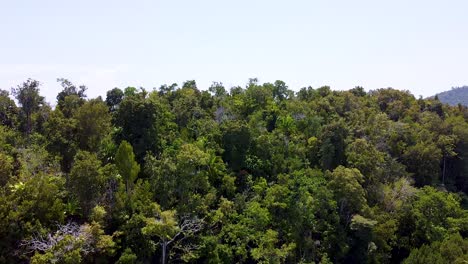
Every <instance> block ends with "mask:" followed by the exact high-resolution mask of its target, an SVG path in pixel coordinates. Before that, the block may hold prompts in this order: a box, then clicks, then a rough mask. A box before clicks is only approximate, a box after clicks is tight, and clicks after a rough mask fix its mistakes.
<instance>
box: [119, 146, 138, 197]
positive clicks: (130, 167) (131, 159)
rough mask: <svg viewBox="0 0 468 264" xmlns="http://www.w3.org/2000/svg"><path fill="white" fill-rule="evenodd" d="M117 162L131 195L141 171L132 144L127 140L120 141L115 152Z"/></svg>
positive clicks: (126, 188)
mask: <svg viewBox="0 0 468 264" xmlns="http://www.w3.org/2000/svg"><path fill="white" fill-rule="evenodd" d="M115 164H116V165H117V169H118V170H119V173H120V175H121V176H122V178H123V180H124V182H125V190H126V192H127V195H129V194H130V192H131V190H132V187H133V184H134V182H135V180H136V178H137V176H138V173H139V172H140V165H139V164H138V163H137V162H136V161H135V154H134V153H133V147H132V145H130V143H128V142H127V141H125V140H124V141H122V143H120V146H119V148H118V150H117V153H116V154H115Z"/></svg>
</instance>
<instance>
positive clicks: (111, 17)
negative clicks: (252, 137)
mask: <svg viewBox="0 0 468 264" xmlns="http://www.w3.org/2000/svg"><path fill="white" fill-rule="evenodd" d="M467 12H468V1H466V0H445V1H440V0H438V1H433V0H424V1H423V0H393V1H378V0H353V1H349V0H342V1H338V0H288V1H275V0H236V1H220V0H217V1H216V0H197V1H194V0H191V1H190V0H185V1H182V0H167V1H157V0H153V1H138V0H132V1H129V0H112V1H110V0H109V1H105V0H99V1H98V0H80V1H63V0H41V1H37V0H29V1H26V0H14V1H10V0H0V88H2V89H8V90H9V89H10V88H11V87H12V86H16V85H17V84H19V83H21V82H22V81H24V80H26V79H27V78H34V79H37V80H39V81H41V82H42V83H43V86H42V88H41V90H42V93H43V94H44V95H45V96H46V97H47V100H48V101H50V102H54V101H55V96H56V94H57V92H59V91H60V90H61V88H60V86H59V85H58V83H57V82H56V81H55V80H56V78H58V77H64V78H68V79H70V80H71V81H72V82H74V83H75V84H85V85H87V86H88V88H89V90H88V95H89V96H90V97H94V96H97V95H104V94H105V92H106V91H107V90H109V89H111V88H113V87H116V86H117V87H121V88H124V87H126V86H137V87H139V86H143V87H145V88H147V89H151V88H153V87H159V86H160V85H161V84H164V83H173V82H177V83H182V82H183V81H185V80H189V79H195V80H196V81H197V83H198V86H199V88H201V89H206V88H207V87H208V86H209V85H210V84H211V82H212V81H221V82H223V83H224V84H225V85H226V86H227V87H228V88H229V87H230V86H234V85H244V84H245V83H246V82H247V80H248V78H251V77H257V78H258V79H259V81H260V82H273V81H275V80H277V79H280V80H283V81H285V82H286V83H287V84H288V85H289V86H290V88H292V89H294V90H297V89H299V88H300V87H303V86H308V85H312V86H313V87H318V86H322V85H330V86H331V87H332V88H333V89H349V88H353V87H354V86H357V85H360V86H363V87H364V88H365V89H366V90H369V89H376V88H381V87H394V88H398V89H408V90H410V91H412V92H413V93H414V94H415V95H416V96H419V95H423V96H429V95H432V94H434V93H436V92H440V91H443V90H447V89H450V88H451V87H452V86H461V85H466V84H468V66H467V62H468V16H467Z"/></svg>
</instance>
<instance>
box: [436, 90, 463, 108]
mask: <svg viewBox="0 0 468 264" xmlns="http://www.w3.org/2000/svg"><path fill="white" fill-rule="evenodd" d="M437 97H438V99H439V100H440V101H441V102H442V103H444V104H449V105H458V104H462V105H464V106H468V86H463V87H454V88H452V90H450V91H445V92H442V93H439V94H437Z"/></svg>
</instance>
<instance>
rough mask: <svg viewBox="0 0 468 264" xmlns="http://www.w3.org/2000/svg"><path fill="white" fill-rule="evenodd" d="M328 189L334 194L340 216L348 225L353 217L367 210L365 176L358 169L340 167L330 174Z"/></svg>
mask: <svg viewBox="0 0 468 264" xmlns="http://www.w3.org/2000/svg"><path fill="white" fill-rule="evenodd" d="M329 178H330V180H329V182H328V188H329V189H330V190H331V191H332V192H333V193H334V195H335V198H336V201H337V203H338V208H339V212H340V215H341V216H342V217H343V220H344V221H345V222H346V223H349V221H351V216H352V215H353V214H355V213H359V212H362V211H364V210H365V208H366V206H367V204H366V194H365V191H364V188H362V185H361V184H362V183H363V182H364V176H362V174H361V172H360V171H359V170H358V169H349V168H345V167H343V166H339V167H338V168H336V169H335V170H334V171H333V172H332V173H330V174H329Z"/></svg>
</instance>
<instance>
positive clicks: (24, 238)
mask: <svg viewBox="0 0 468 264" xmlns="http://www.w3.org/2000/svg"><path fill="white" fill-rule="evenodd" d="M58 81H59V83H60V84H61V85H62V87H63V90H62V91H61V92H60V93H59V94H58V95H57V97H56V102H52V103H53V104H54V105H55V106H54V107H51V105H50V103H47V102H45V99H44V97H43V96H41V92H40V88H41V84H40V83H39V82H38V81H36V80H32V79H29V80H26V81H25V82H24V83H22V84H19V85H18V86H17V87H15V88H12V89H11V91H5V90H1V91H0V238H1V239H0V263H184V262H188V263H323V264H325V263H401V262H404V263H466V261H467V260H468V210H467V208H468V199H467V193H468V108H467V107H465V106H462V105H458V106H449V105H446V104H443V103H441V102H440V101H439V100H438V99H437V98H434V99H422V98H419V99H417V98H415V97H414V96H413V95H412V94H411V93H410V92H408V91H400V90H396V89H391V88H387V89H377V90H372V91H369V92H366V91H365V90H364V89H363V88H361V87H356V88H353V89H351V90H349V91H333V90H331V89H330V87H326V86H325V87H320V88H316V89H314V88H312V87H306V88H302V89H300V90H297V91H296V92H294V91H293V90H291V89H290V88H288V86H287V85H286V84H285V83H284V82H282V81H276V82H274V83H264V84H260V83H259V82H258V80H256V79H250V80H249V82H248V83H247V84H246V86H245V87H232V88H230V89H229V90H227V89H226V88H225V87H224V86H223V85H222V84H221V83H213V85H212V86H211V87H209V88H208V89H206V90H203V89H199V88H198V87H197V85H196V83H195V81H187V82H185V83H183V85H182V86H180V87H179V86H178V85H177V84H172V85H163V86H161V87H160V88H158V89H153V90H145V89H143V88H134V87H128V88H125V89H119V88H114V89H112V90H109V91H107V96H106V98H101V97H97V98H87V96H86V87H85V86H76V85H74V84H73V83H71V82H70V81H68V80H66V79H58Z"/></svg>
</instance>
